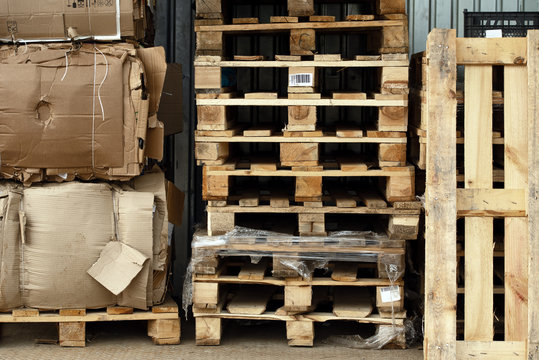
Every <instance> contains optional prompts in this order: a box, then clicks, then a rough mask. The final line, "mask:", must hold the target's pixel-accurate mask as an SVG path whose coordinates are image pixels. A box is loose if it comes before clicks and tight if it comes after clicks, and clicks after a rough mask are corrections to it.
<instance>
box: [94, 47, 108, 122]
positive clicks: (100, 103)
mask: <svg viewBox="0 0 539 360" xmlns="http://www.w3.org/2000/svg"><path fill="white" fill-rule="evenodd" d="M94 48H95V49H96V50H97V51H99V53H100V54H101V56H103V59H105V76H104V77H103V80H102V81H101V83H100V84H99V88H98V89H97V97H98V99H99V105H101V114H102V115H103V121H105V109H104V108H103V101H101V88H102V87H103V84H104V83H105V80H107V76H108V75H109V62H108V60H107V57H106V56H105V54H103V52H102V51H101V50H99V49H98V48H96V47H95V45H94Z"/></svg>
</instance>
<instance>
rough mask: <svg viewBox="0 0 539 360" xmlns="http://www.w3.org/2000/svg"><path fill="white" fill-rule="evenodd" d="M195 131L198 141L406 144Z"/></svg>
mask: <svg viewBox="0 0 539 360" xmlns="http://www.w3.org/2000/svg"><path fill="white" fill-rule="evenodd" d="M198 134H199V132H198V131H196V132H195V141H197V142H212V143H219V142H230V143H250V142H263V143H320V144H323V143H339V144H345V143H354V144H406V143H407V141H408V139H407V138H406V137H340V136H301V137H289V136H279V135H277V134H275V135H271V136H262V137H261V136H246V135H244V136H237V135H234V136H202V135H198Z"/></svg>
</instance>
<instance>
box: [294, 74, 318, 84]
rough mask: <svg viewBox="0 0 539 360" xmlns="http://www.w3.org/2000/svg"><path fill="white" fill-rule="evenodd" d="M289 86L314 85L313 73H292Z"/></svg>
mask: <svg viewBox="0 0 539 360" xmlns="http://www.w3.org/2000/svg"><path fill="white" fill-rule="evenodd" d="M288 86H313V74H292V75H290V76H289V80H288Z"/></svg>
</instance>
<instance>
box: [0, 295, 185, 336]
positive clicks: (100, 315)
mask: <svg viewBox="0 0 539 360" xmlns="http://www.w3.org/2000/svg"><path fill="white" fill-rule="evenodd" d="M118 309H121V310H120V311H117V310H118ZM140 320H147V321H148V336H149V337H151V338H152V340H153V342H154V344H157V345H174V344H179V343H180V333H181V329H180V318H179V314H178V306H177V305H176V303H175V302H174V301H173V300H171V299H169V300H167V301H165V303H164V304H163V305H156V306H154V307H153V308H152V309H151V310H148V311H140V310H133V308H128V307H109V308H107V310H106V311H102V310H89V309H67V310H59V311H58V312H56V311H55V312H48V311H43V312H40V311H39V310H38V309H14V310H12V312H11V313H4V314H0V324H2V323H57V324H58V343H59V344H60V346H64V347H84V346H86V323H88V322H102V321H140Z"/></svg>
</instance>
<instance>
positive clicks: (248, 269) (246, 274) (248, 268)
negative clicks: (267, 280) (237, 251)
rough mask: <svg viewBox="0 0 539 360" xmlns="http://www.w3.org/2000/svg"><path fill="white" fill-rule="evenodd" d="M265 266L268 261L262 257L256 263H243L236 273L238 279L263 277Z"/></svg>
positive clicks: (258, 278) (260, 278)
mask: <svg viewBox="0 0 539 360" xmlns="http://www.w3.org/2000/svg"><path fill="white" fill-rule="evenodd" d="M267 267H268V262H267V260H264V259H262V260H260V261H259V262H258V264H253V263H248V264H245V265H244V266H243V267H242V268H241V270H240V273H239V274H238V279H242V280H243V279H249V280H262V279H264V274H265V273H266V268H267Z"/></svg>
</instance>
